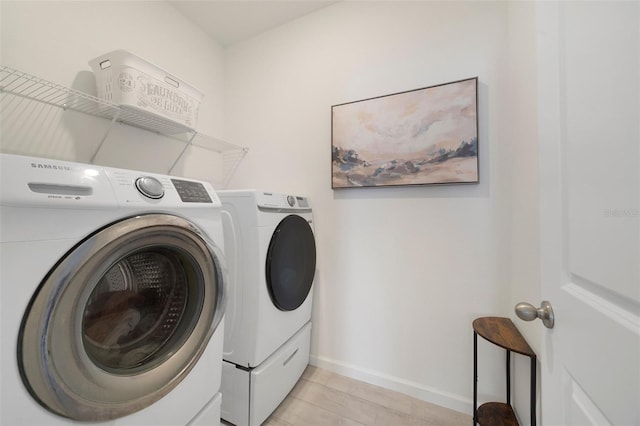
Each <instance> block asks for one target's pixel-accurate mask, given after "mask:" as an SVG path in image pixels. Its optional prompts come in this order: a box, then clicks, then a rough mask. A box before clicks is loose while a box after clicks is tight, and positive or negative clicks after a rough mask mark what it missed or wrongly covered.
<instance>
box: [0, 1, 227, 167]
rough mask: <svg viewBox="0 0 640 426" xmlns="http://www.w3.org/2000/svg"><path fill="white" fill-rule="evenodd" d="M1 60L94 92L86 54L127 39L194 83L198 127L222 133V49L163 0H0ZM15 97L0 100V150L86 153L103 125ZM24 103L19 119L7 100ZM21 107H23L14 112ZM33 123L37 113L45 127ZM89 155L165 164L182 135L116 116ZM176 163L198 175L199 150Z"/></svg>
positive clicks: (106, 160)
mask: <svg viewBox="0 0 640 426" xmlns="http://www.w3.org/2000/svg"><path fill="white" fill-rule="evenodd" d="M0 14H1V28H2V29H1V31H2V32H1V36H2V37H1V38H2V44H1V51H0V63H2V65H6V66H9V67H11V68H14V69H17V70H19V71H23V72H26V73H29V74H32V75H35V76H36V77H40V78H43V79H45V80H49V81H51V82H54V83H57V84H61V85H63V86H67V87H73V88H75V89H78V90H81V91H85V92H87V93H89V94H93V95H95V94H96V89H95V80H94V77H93V73H92V72H91V68H90V67H89V65H88V62H89V61H90V60H91V59H93V58H95V57H97V56H99V55H102V54H105V53H107V52H110V51H112V50H115V49H126V50H129V51H130V52H132V53H134V54H137V55H139V56H141V57H142V58H145V59H147V60H149V61H150V62H152V63H155V64H157V65H159V66H160V67H162V68H164V69H166V70H168V71H169V72H171V73H173V74H174V75H176V76H177V77H179V78H182V79H183V80H185V81H187V82H189V83H190V84H192V85H194V86H195V87H197V88H198V89H200V90H201V91H202V92H204V94H205V97H204V100H203V102H202V105H201V108H200V114H199V121H198V129H199V130H201V131H202V132H205V133H208V134H209V135H211V136H219V135H221V134H222V133H223V123H224V120H223V112H222V109H223V99H224V85H223V82H224V75H223V71H224V69H223V53H224V52H223V50H222V48H221V47H219V46H218V45H217V44H216V43H215V42H214V41H213V40H212V39H211V38H209V37H208V36H207V35H205V33H204V32H202V31H201V30H200V29H198V28H197V27H195V25H194V24H193V23H191V22H190V21H188V20H187V19H186V18H184V17H183V16H182V15H180V14H179V13H177V11H176V10H175V9H174V8H173V7H172V6H170V5H169V4H168V3H165V2H157V1H153V2H146V1H144V2H143V1H140V2H137V1H136V2H119V1H115V2H114V1H86V2H85V1H68V2H67V1H4V0H3V1H2V2H1V3H0ZM19 102H20V101H16V102H12V103H11V104H9V105H6V104H5V103H3V105H2V106H3V132H2V141H1V143H2V151H3V152H12V153H18V154H29V155H37V156H46V157H49V158H56V159H66V160H71V161H81V162H88V161H89V159H90V158H91V155H92V154H93V153H94V152H95V150H96V148H97V146H98V143H99V141H100V138H101V137H102V135H103V134H104V131H105V130H106V124H108V123H106V122H105V121H104V120H92V119H91V118H87V117H86V116H82V117H78V114H75V115H74V113H66V114H62V113H61V111H60V110H58V109H57V108H54V109H46V108H44V109H43V107H42V105H40V106H38V107H37V108H34V109H33V110H29V108H30V107H31V105H29V106H27V104H28V102H23V103H22V104H21V105H20V106H19V107H16V105H17V104H18V103H19ZM14 108H17V109H18V110H21V109H22V108H26V109H27V110H28V111H30V112H29V114H30V115H29V119H30V120H31V121H29V123H30V124H27V126H26V127H27V128H26V129H25V128H19V129H14V128H18V127H25V126H20V124H21V123H14V122H12V121H11V120H12V119H13V118H14V115H17V114H13V113H12V112H13V109H14ZM21 115H27V114H24V113H22V114H21ZM33 123H46V128H42V129H40V127H41V126H42V125H34V124H33ZM111 134H112V135H113V136H112V137H110V138H109V140H108V141H107V143H105V145H104V148H103V150H101V151H100V155H99V156H98V158H97V162H98V163H100V164H107V165H114V166H118V167H126V168H132V169H142V170H147V171H156V172H165V173H166V172H167V170H168V167H169V166H170V165H171V164H172V161H173V160H175V158H176V157H177V154H178V153H179V151H180V149H181V148H182V144H180V143H176V142H171V141H168V140H159V138H158V137H157V135H155V134H149V133H148V132H141V131H138V130H137V129H132V128H131V127H129V126H118V127H117V129H116V131H115V132H112V133H111ZM189 154H190V155H189V157H188V159H187V161H186V163H183V164H181V165H180V166H179V169H178V170H176V172H181V173H184V174H186V175H194V176H195V177H206V175H207V170H206V166H205V165H206V162H203V161H202V160H203V155H204V158H206V153H203V152H202V151H198V150H195V151H194V152H190V153H189Z"/></svg>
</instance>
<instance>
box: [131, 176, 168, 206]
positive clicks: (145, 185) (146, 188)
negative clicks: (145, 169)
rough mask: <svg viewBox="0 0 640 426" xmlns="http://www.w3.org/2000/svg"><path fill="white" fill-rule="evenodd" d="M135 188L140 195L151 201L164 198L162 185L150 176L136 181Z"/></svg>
mask: <svg viewBox="0 0 640 426" xmlns="http://www.w3.org/2000/svg"><path fill="white" fill-rule="evenodd" d="M136 188H137V189H138V191H140V193H141V194H142V195H144V196H145V197H147V198H151V199H153V200H157V199H159V198H162V197H164V187H163V186H162V183H161V182H160V181H159V180H158V179H156V178H154V177H151V176H142V177H139V178H138V179H136Z"/></svg>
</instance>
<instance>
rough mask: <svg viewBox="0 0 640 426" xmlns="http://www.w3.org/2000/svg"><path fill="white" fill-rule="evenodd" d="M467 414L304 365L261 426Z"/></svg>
mask: <svg viewBox="0 0 640 426" xmlns="http://www.w3.org/2000/svg"><path fill="white" fill-rule="evenodd" d="M471 423H472V421H471V416H470V415H466V414H462V413H459V412H457V411H453V410H450V409H448V408H443V407H440V406H437V405H434V404H430V403H428V402H424V401H421V400H419V399H415V398H412V397H410V396H407V395H404V394H402V393H399V392H394V391H390V390H387V389H383V388H379V387H377V386H373V385H370V384H368V383H364V382H360V381H358V380H354V379H350V378H348V377H344V376H341V375H339V374H335V373H332V372H330V371H327V370H323V369H320V368H317V367H313V366H308V367H307V369H306V370H305V372H304V374H303V375H302V378H301V379H300V381H299V382H298V384H297V385H296V386H295V387H294V388H293V390H292V391H291V393H290V394H289V396H287V398H286V399H285V400H284V401H283V402H282V404H280V406H279V407H278V408H277V409H276V411H274V413H273V414H272V415H271V417H269V418H268V419H267V421H266V422H265V423H264V426H333V425H354V426H362V425H370V426H405V425H411V426H418V425H424V426H461V425H462V426H468V425H471Z"/></svg>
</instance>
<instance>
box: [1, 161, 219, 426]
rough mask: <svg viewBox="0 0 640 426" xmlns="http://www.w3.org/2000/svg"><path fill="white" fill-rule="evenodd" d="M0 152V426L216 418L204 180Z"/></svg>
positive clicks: (215, 328)
mask: <svg viewBox="0 0 640 426" xmlns="http://www.w3.org/2000/svg"><path fill="white" fill-rule="evenodd" d="M0 161H1V163H0V164H1V179H0V239H1V246H0V270H1V275H0V295H1V297H0V301H1V302H0V303H1V308H0V312H1V320H2V321H1V324H2V325H1V330H2V345H1V348H2V349H1V364H0V365H1V367H2V370H1V374H2V384H1V389H2V394H1V398H2V401H1V402H2V404H1V405H2V413H1V416H0V423H2V424H6V425H12V426H14V425H26V424H28V425H35V424H40V425H44V424H46V425H57V424H69V423H70V421H74V423H76V424H78V423H83V422H91V424H93V425H102V424H109V425H186V424H190V425H205V424H206V425H214V424H215V425H217V424H218V423H219V421H220V405H221V394H220V392H219V390H220V382H221V362H222V346H223V332H224V330H223V328H224V325H223V321H222V319H223V314H224V309H225V301H226V290H225V287H226V285H227V284H226V281H227V280H226V266H225V264H224V260H223V255H222V252H221V246H222V242H223V230H222V222H221V217H220V201H219V199H218V197H217V196H216V194H215V192H214V190H213V188H212V187H211V186H210V185H209V184H208V183H205V182H199V181H194V180H190V179H184V178H175V177H169V176H163V175H157V174H149V173H139V172H133V171H129V170H120V169H114V168H105V167H99V166H91V165H85V164H77V163H71V162H64V161H55V160H45V159H40V158H31V157H22V156H15V155H8V154H2V155H1V158H0ZM219 247H220V248H219Z"/></svg>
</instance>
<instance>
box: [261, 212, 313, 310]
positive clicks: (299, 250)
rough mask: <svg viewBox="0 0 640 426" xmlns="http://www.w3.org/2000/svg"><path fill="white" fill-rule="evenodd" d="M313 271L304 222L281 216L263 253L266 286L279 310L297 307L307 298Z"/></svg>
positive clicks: (310, 239)
mask: <svg viewBox="0 0 640 426" xmlns="http://www.w3.org/2000/svg"><path fill="white" fill-rule="evenodd" d="M315 271H316V245H315V239H314V237H313V231H312V230H311V227H310V226H309V224H308V223H307V221H306V220H305V219H304V218H302V217H301V216H298V215H289V216H287V217H285V218H284V219H283V220H282V221H281V222H280V223H279V224H278V226H277V227H276V230H275V231H274V233H273V236H272V237H271V241H270V243H269V250H268V252H267V262H266V278H267V288H268V289H269V295H270V296H271V300H272V302H273V304H274V305H275V306H276V307H277V308H278V309H280V310H282V311H293V310H295V309H297V308H298V307H299V306H300V305H302V303H303V302H304V301H305V299H306V298H307V295H308V294H309V291H310V290H311V285H312V284H313V277H314V275H315Z"/></svg>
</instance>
